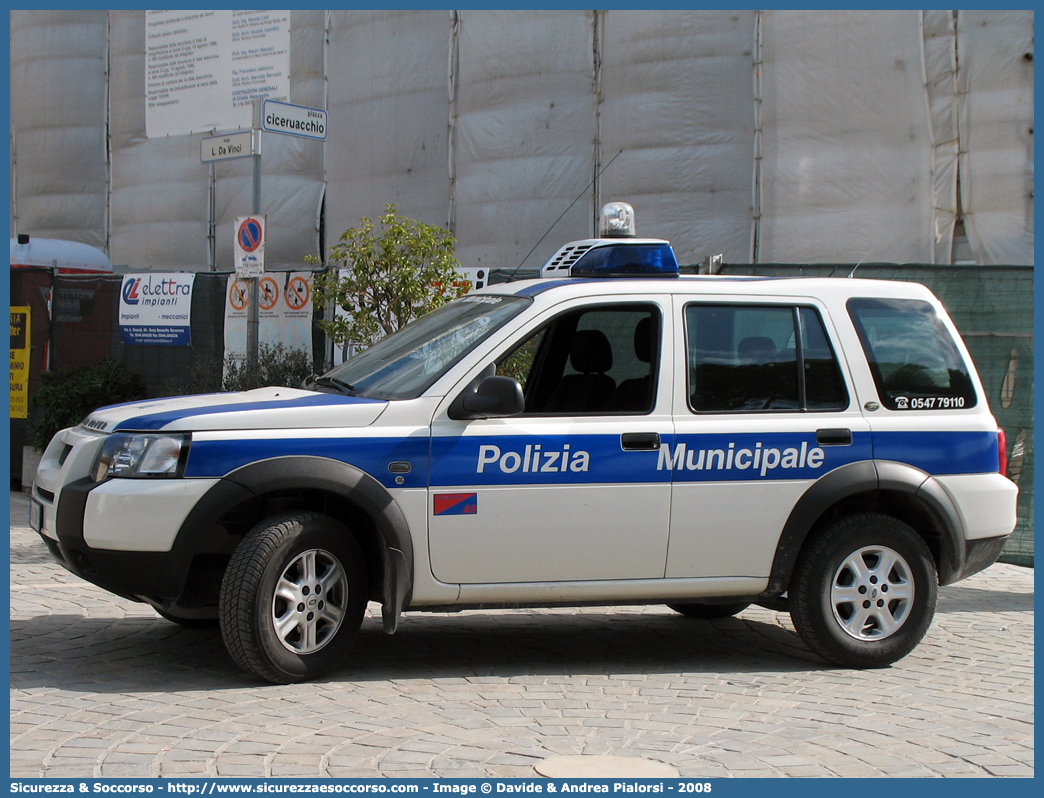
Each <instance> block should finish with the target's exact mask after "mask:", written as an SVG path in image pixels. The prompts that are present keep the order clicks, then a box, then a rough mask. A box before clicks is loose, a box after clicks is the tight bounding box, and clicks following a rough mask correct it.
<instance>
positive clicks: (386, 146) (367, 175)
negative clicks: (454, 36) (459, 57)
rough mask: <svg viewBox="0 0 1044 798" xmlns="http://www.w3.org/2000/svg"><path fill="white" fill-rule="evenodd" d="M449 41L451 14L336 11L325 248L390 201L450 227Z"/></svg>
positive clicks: (331, 56) (332, 21)
mask: <svg viewBox="0 0 1044 798" xmlns="http://www.w3.org/2000/svg"><path fill="white" fill-rule="evenodd" d="M449 40H450V14H449V12H448V11H333V12H330V32H329V47H328V49H327V69H328V72H329V74H330V75H331V76H332V77H331V80H330V82H329V105H327V106H326V108H327V111H328V113H329V118H330V143H328V144H327V145H326V147H327V150H326V170H327V183H328V194H327V202H326V213H327V216H326V218H327V225H326V228H327V236H326V237H327V241H328V243H329V244H331V245H332V244H335V243H336V242H337V238H338V236H340V234H341V233H343V232H344V231H345V230H346V229H348V228H349V227H357V226H358V224H359V219H361V218H363V217H366V218H369V219H376V218H377V217H378V216H380V215H381V214H382V213H383V212H384V206H385V205H386V204H388V203H393V204H397V205H398V208H399V213H402V214H405V215H406V216H409V217H411V218H414V219H418V220H420V221H422V222H425V223H427V224H434V225H439V226H445V225H446V224H447V221H448V219H449V213H450V182H449V177H448V174H447V170H448V163H449V152H448V148H447V143H446V142H447V131H448V121H447V120H448V118H449V110H448V109H449V100H448V90H447V82H448V81H447V62H448V60H449V59H448V46H449Z"/></svg>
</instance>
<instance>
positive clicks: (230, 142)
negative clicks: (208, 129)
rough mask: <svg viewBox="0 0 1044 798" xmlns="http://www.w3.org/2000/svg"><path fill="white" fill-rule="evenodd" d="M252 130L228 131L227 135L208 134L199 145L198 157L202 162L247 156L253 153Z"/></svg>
mask: <svg viewBox="0 0 1044 798" xmlns="http://www.w3.org/2000/svg"><path fill="white" fill-rule="evenodd" d="M253 137H254V134H253V131H250V130H244V131H242V132H241V133H230V134H228V135H227V136H208V137H207V138H205V139H203V141H201V142H200V145H199V159H200V160H201V161H203V163H210V162H212V161H227V160H230V159H232V158H249V157H250V156H251V155H253V154H254V153H253V149H252V146H251V145H252V143H253Z"/></svg>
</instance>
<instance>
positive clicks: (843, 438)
mask: <svg viewBox="0 0 1044 798" xmlns="http://www.w3.org/2000/svg"><path fill="white" fill-rule="evenodd" d="M816 443H818V444H819V445H820V446H851V445H852V430H850V429H817V430H816Z"/></svg>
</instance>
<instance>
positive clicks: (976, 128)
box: [957, 11, 1033, 263]
mask: <svg viewBox="0 0 1044 798" xmlns="http://www.w3.org/2000/svg"><path fill="white" fill-rule="evenodd" d="M957 52H958V53H959V57H960V64H961V71H960V87H961V91H962V93H964V95H965V96H964V101H965V102H964V105H963V107H962V109H961V114H960V131H961V143H962V145H961V152H962V156H961V166H960V169H961V199H962V202H963V205H964V212H965V214H966V226H967V229H968V240H969V242H970V243H971V247H972V252H973V253H974V254H975V260H976V262H977V263H1032V262H1033V12H1032V11H1003V12H1001V11H961V12H960V14H959V16H958V26H957ZM1027 56H1028V57H1027Z"/></svg>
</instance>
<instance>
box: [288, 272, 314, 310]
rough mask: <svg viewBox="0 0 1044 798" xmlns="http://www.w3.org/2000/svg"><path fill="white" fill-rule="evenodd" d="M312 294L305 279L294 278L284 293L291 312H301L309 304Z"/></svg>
mask: <svg viewBox="0 0 1044 798" xmlns="http://www.w3.org/2000/svg"><path fill="white" fill-rule="evenodd" d="M311 293H312V291H311V289H310V288H309V287H308V281H307V280H306V279H305V278H304V277H294V278H293V279H292V280H290V282H289V283H288V284H287V286H286V291H285V292H284V296H285V297H286V304H287V306H288V307H289V308H290V309H291V310H300V309H301V308H303V307H304V306H305V305H306V304H307V303H308V298H309V297H310V296H311Z"/></svg>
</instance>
